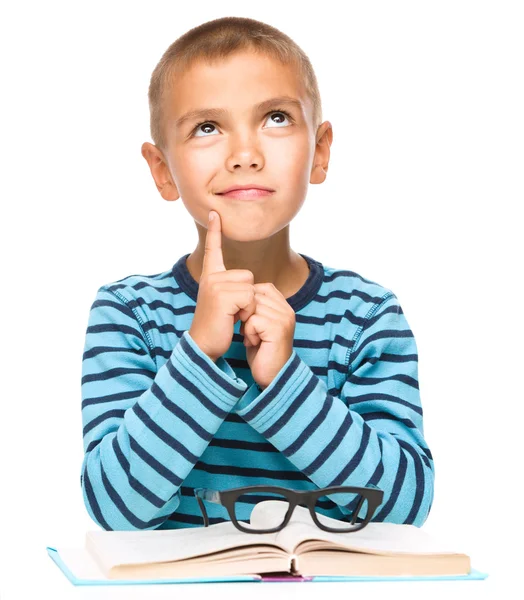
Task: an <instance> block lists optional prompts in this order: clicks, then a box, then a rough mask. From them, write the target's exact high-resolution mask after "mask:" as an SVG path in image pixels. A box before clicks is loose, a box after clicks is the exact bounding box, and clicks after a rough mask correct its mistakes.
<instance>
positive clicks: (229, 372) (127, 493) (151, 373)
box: [80, 286, 247, 530]
mask: <svg viewBox="0 0 524 600" xmlns="http://www.w3.org/2000/svg"><path fill="white" fill-rule="evenodd" d="M121 298H122V296H121V295H120V294H118V295H115V294H114V293H113V292H112V291H110V290H108V289H107V287H106V286H103V287H101V288H100V289H99V290H98V292H97V295H96V298H95V301H94V303H93V304H92V306H91V309H90V313H89V321H88V327H87V331H86V338H85V347H84V353H83V358H82V385H81V390H82V425H83V444H84V459H83V462H82V469H81V477H80V482H81V485H82V493H83V498H84V502H85V506H86V508H87V511H88V513H89V515H90V516H91V518H92V519H93V520H94V521H95V522H96V523H98V524H99V525H100V526H101V527H102V528H103V529H106V530H132V529H156V528H158V527H159V526H160V525H161V524H162V523H163V522H164V521H165V520H167V518H168V517H169V515H170V514H171V513H172V512H174V511H176V509H177V507H178V505H179V504H180V492H179V488H180V486H181V484H182V482H183V481H184V479H185V478H186V477H187V476H188V474H189V473H190V471H191V470H192V469H193V467H194V465H195V464H196V462H197V461H198V460H199V458H200V457H201V455H202V454H203V453H204V450H205V449H206V447H207V446H208V444H209V442H210V441H211V440H212V438H213V436H214V434H215V433H216V432H217V430H218V429H219V427H220V425H221V424H222V422H223V421H224V419H225V418H226V416H227V415H228V413H229V412H230V411H231V409H232V408H233V406H234V405H235V403H236V402H237V401H238V399H239V398H240V396H241V395H242V394H243V393H244V391H245V390H246V388H247V385H246V383H245V382H244V381H242V380H241V379H238V378H237V377H236V374H235V372H234V371H233V369H232V368H231V367H230V366H229V364H228V363H227V361H226V360H225V359H224V358H223V357H220V358H219V359H218V360H217V362H216V363H214V362H213V361H212V360H211V359H210V358H209V357H208V356H207V355H206V354H205V353H204V352H202V351H201V350H200V348H199V346H198V345H197V344H196V343H195V342H194V340H193V339H192V338H191V336H190V335H189V332H188V331H185V332H184V333H183V334H182V336H181V337H180V339H179V341H178V343H177V344H176V345H175V347H174V348H173V349H172V350H170V352H171V354H170V355H169V358H168V359H167V360H166V362H165V363H164V364H163V365H162V367H160V368H159V369H157V366H156V362H155V360H154V359H153V355H152V352H153V348H152V347H150V342H149V343H148V341H147V340H149V338H148V336H147V335H146V334H145V333H144V329H143V328H142V324H141V323H142V319H141V318H140V316H139V315H138V314H137V313H136V312H135V310H134V309H132V308H130V306H128V304H127V303H126V302H124V301H123V300H122V299H121ZM157 350H161V349H157Z"/></svg>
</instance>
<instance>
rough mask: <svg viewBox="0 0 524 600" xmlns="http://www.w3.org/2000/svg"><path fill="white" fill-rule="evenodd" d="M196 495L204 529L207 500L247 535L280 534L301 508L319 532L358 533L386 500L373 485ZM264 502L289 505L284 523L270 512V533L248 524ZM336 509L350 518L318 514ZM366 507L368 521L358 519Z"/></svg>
mask: <svg viewBox="0 0 524 600" xmlns="http://www.w3.org/2000/svg"><path fill="white" fill-rule="evenodd" d="M194 494H195V496H196V499H197V501H198V504H199V506H200V510H201V511H202V515H203V517H204V527H208V525H209V518H208V516H207V511H206V507H205V506H204V503H203V502H202V500H207V501H208V502H214V503H215V504H221V505H222V506H225V507H226V509H227V512H228V513H229V517H230V519H231V521H232V522H233V524H234V525H235V527H236V528H237V529H239V530H240V531H244V532H245V533H273V532H275V531H280V530H281V529H283V528H284V527H285V526H286V525H287V524H288V523H289V521H290V519H291V515H292V514H293V511H294V510H295V507H296V506H297V505H298V504H300V505H306V506H307V507H308V508H309V512H310V514H311V517H312V519H313V521H314V522H315V524H316V525H317V526H318V527H320V529H323V530H325V531H330V532H332V533H346V532H352V531H358V530H359V529H362V528H363V527H365V526H366V525H367V524H368V523H369V521H370V520H371V517H372V516H373V513H374V512H375V510H376V509H377V507H378V506H380V504H381V503H382V499H383V497H384V492H383V490H381V489H379V488H377V487H376V486H374V485H368V486H366V487H353V486H336V487H328V488H321V489H317V490H304V491H297V490H290V489H287V488H283V487H276V486H264V485H253V486H248V487H240V488H234V489H230V490H222V491H216V490H211V489H209V488H195V489H194ZM269 494H271V495H269ZM265 500H278V501H281V502H284V503H287V505H289V506H288V509H287V512H286V514H285V516H284V518H283V519H282V514H281V512H280V511H275V512H274V513H273V516H272V515H271V511H268V514H267V515H264V521H265V522H266V523H267V522H268V521H267V519H270V520H271V519H272V522H269V523H268V524H269V525H270V526H271V527H270V529H260V528H255V527H253V526H252V525H250V524H249V523H248V522H246V519H247V520H249V518H250V515H251V510H252V509H253V507H254V506H255V504H257V503H258V502H262V501H265ZM365 503H367V504H365ZM337 505H338V506H341V507H344V508H346V509H348V510H350V511H351V514H350V515H349V516H344V517H342V518H341V519H340V518H337V519H335V518H333V517H327V516H325V515H323V514H322V513H319V512H317V511H318V510H330V509H332V508H336V507H337ZM363 507H364V510H365V517H364V518H363V519H359V518H358V515H359V513H360V511H361V510H362V508H363ZM277 513H278V514H277ZM344 522H347V523H349V525H348V526H347V527H344V526H343V525H342V523H344ZM337 523H339V525H337Z"/></svg>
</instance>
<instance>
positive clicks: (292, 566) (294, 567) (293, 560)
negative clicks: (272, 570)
mask: <svg viewBox="0 0 524 600" xmlns="http://www.w3.org/2000/svg"><path fill="white" fill-rule="evenodd" d="M289 572H290V573H291V575H299V572H298V556H297V555H296V554H292V555H291V557H290V561H289Z"/></svg>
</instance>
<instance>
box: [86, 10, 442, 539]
mask: <svg viewBox="0 0 524 600" xmlns="http://www.w3.org/2000/svg"><path fill="white" fill-rule="evenodd" d="M274 98H277V100H273V99H274ZM149 100H150V109H151V132H152V137H153V139H154V141H155V145H153V144H149V143H145V144H144V145H143V146H142V154H143V156H144V158H145V159H146V161H147V163H148V165H149V167H150V170H151V174H152V176H153V178H154V181H155V184H156V186H157V188H158V190H159V192H160V194H161V195H162V197H163V198H164V199H165V200H169V201H174V200H177V199H178V198H179V197H182V200H183V202H184V205H185V206H186V208H187V210H188V211H189V212H190V214H191V215H192V217H193V218H194V220H195V224H196V227H197V232H198V236H199V240H198V244H197V247H196V249H195V251H194V252H193V253H191V254H186V255H184V256H182V257H180V258H179V259H178V261H177V262H176V263H175V264H174V266H173V268H172V269H169V270H168V271H166V272H163V273H159V274H156V275H149V276H145V275H144V276H140V275H130V276H128V277H125V278H124V279H120V280H118V281H115V282H113V283H110V284H107V285H104V286H102V287H101V288H100V289H99V290H98V292H97V296H96V299H95V301H94V303H93V305H92V307H91V311H90V315H89V323H88V328H87V332H86V343H85V351H84V355H83V363H82V365H83V377H82V399H83V401H82V418H83V426H84V429H83V439H84V451H85V457H84V460H83V464H82V475H81V484H82V490H83V497H84V501H85V504H86V508H87V510H88V512H89V514H90V516H91V517H92V518H93V519H94V520H95V521H96V522H97V523H98V524H99V525H100V526H101V527H102V528H104V529H124V530H128V529H168V528H181V527H200V526H202V524H203V519H202V514H201V512H200V509H199V506H198V503H197V500H196V498H195V496H194V489H195V488H197V487H204V488H211V489H215V490H224V489H230V488H233V487H241V486H249V485H262V484H263V485H272V486H279V487H287V488H292V489H295V490H316V489H319V488H324V487H331V486H340V485H353V486H367V485H370V484H373V485H375V486H377V487H379V488H380V489H382V490H384V501H383V503H382V504H381V506H379V508H378V509H377V511H376V512H375V514H374V515H373V519H372V520H373V521H390V522H394V523H410V524H414V525H416V526H420V525H422V524H423V523H424V521H425V520H426V518H427V516H428V514H429V511H430V508H431V504H432V501H433V482H434V466H433V459H432V456H431V453H430V451H429V449H428V447H427V444H426V443H425V440H424V437H423V422H422V407H421V403H420V396H419V386H418V370H417V369H418V364H417V360H418V355H417V347H416V343H415V339H414V337H413V334H412V332H411V330H410V328H409V325H408V323H407V321H406V318H405V317H404V314H403V312H402V309H401V307H400V305H399V303H398V300H397V297H396V296H395V294H393V292H391V291H390V290H388V289H386V288H383V287H382V286H380V285H379V284H377V283H374V282H372V281H369V280H367V279H364V278H363V277H361V276H360V275H358V274H357V273H354V272H352V271H348V270H340V269H334V268H330V267H327V266H324V265H323V264H322V263H321V262H319V261H317V260H315V259H313V258H311V257H309V256H307V255H304V254H298V253H296V252H294V251H292V250H291V248H290V246H289V223H290V221H291V220H292V219H293V217H294V216H295V215H296V214H297V213H298V211H299V210H300V207H301V205H302V203H303V202H304V199H305V196H306V192H307V184H308V183H317V184H318V183H322V182H323V181H324V180H325V177H326V171H327V169H328V162H329V153H330V150H329V147H330V144H331V142H332V137H333V133H332V128H331V124H330V123H329V122H328V121H325V122H323V123H320V121H321V114H320V96H319V93H318V87H317V84H316V78H315V75H314V73H313V69H312V67H311V65H310V63H309V60H308V59H307V57H306V56H305V54H304V53H303V52H302V51H301V50H300V48H298V47H297V46H296V44H295V43H294V42H293V41H292V40H291V39H290V38H289V37H287V36H286V35H284V34H283V33H281V32H280V31H278V30H277V29H275V28H273V27H270V26H268V25H266V24H264V23H260V22H258V21H254V20H251V19H245V18H235V17H227V18H223V19H217V20H214V21H210V22H208V23H204V24H203V25H201V26H199V27H196V28H194V29H192V30H190V31H189V32H187V33H186V34H185V35H184V36H182V37H181V38H179V39H178V40H177V41H176V42H175V43H174V44H172V45H171V46H170V48H168V50H167V51H166V53H165V54H164V56H163V57H162V59H161V61H160V62H159V64H158V66H157V67H156V69H155V71H154V73H153V76H152V79H151V85H150V89H149ZM204 138H207V139H204ZM242 186H243V187H246V186H247V187H248V188H251V189H250V190H249V189H248V190H245V191H243V192H239V191H238V190H237V192H227V190H228V189H229V188H238V187H242ZM261 187H263V188H266V191H265V193H263V192H261V191H260V189H258V191H254V188H261ZM210 216H214V220H212V221H211V220H209V217H210ZM243 342H245V345H244V343H243ZM207 509H208V512H209V515H210V523H211V524H213V523H218V522H221V521H225V520H228V519H229V517H228V514H227V511H226V510H225V508H224V507H222V506H220V505H217V504H209V506H208V507H207ZM251 509H252V506H250V505H249V504H247V503H246V504H245V505H244V506H240V510H241V513H242V514H238V515H237V518H239V519H240V520H245V521H248V520H249V515H250V511H251ZM321 512H322V513H323V514H325V515H327V516H330V517H333V518H338V519H341V518H344V517H347V516H348V510H347V508H345V506H343V505H338V504H336V502H334V501H332V500H331V499H330V498H328V497H327V496H326V497H325V501H324V502H323V503H322V505H321Z"/></svg>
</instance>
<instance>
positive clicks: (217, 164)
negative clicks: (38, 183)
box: [142, 52, 333, 241]
mask: <svg viewBox="0 0 524 600" xmlns="http://www.w3.org/2000/svg"><path fill="white" fill-rule="evenodd" d="M283 96H288V97H290V98H293V99H295V100H297V101H298V103H299V104H298V105H293V104H288V103H285V102H283V101H280V102H279V101H276V102H275V103H272V104H270V105H266V106H264V107H262V108H259V109H257V108H256V107H257V105H258V104H260V103H262V102H264V101H266V100H269V99H271V98H282V97H283ZM211 108H218V109H225V110H226V111H228V112H226V113H224V114H219V115H216V114H215V115H204V116H203V117H194V118H193V117H191V118H190V119H188V120H186V121H184V122H182V123H181V124H177V121H178V120H179V119H180V118H181V117H182V116H183V115H186V113H188V112H190V111H196V110H201V109H211ZM279 109H282V110H285V111H287V112H288V113H289V115H290V117H287V116H286V115H285V114H283V113H281V112H279ZM312 110H313V108H312V102H311V100H310V99H309V97H308V96H307V94H306V93H305V90H304V87H303V84H302V82H301V80H300V78H299V76H298V74H297V73H296V72H295V69H294V68H293V67H291V66H285V65H282V64H280V63H279V62H278V61H275V60H273V59H272V58H270V57H267V56H265V55H263V56H261V55H257V54H255V53H253V52H241V53H236V54H233V55H232V56H229V57H228V58H226V59H224V60H222V61H220V62H218V63H217V64H216V65H213V66H210V65H208V64H205V63H203V62H198V63H196V64H194V65H192V66H191V68H190V69H189V70H188V71H187V72H186V73H185V74H183V75H179V76H178V77H177V79H176V90H175V91H174V93H172V94H171V96H170V99H169V100H166V105H165V112H164V114H165V122H164V127H165V132H166V139H167V148H166V150H165V153H164V154H163V153H162V152H161V151H160V149H159V148H157V147H156V146H153V145H152V144H149V143H145V144H144V145H143V146H142V154H143V155H144V157H145V158H146V160H147V161H148V163H149V166H150V168H151V172H152V175H153V177H154V179H155V182H156V184H157V187H158V189H159V191H160V193H161V195H162V197H163V198H165V199H166V200H176V199H177V198H178V197H182V200H183V202H184V205H185V206H186V208H187V210H188V211H189V213H190V214H191V216H192V217H193V218H194V219H195V221H196V223H197V226H198V224H200V225H201V226H202V227H204V228H207V223H208V214H209V211H210V210H211V209H214V210H216V211H217V212H218V213H219V214H220V216H221V219H222V232H223V234H224V235H225V236H226V237H228V238H230V239H235V240H238V241H242V240H243V241H248V240H254V239H262V238H268V237H270V236H271V235H273V234H274V233H276V232H278V231H280V230H281V229H282V228H283V227H285V226H286V225H287V224H288V223H289V222H290V221H291V220H292V219H293V217H294V216H295V215H296V214H297V213H298V211H299V210H300V207H301V206H302V204H303V202H304V200H305V198H306V193H307V188H308V184H309V183H321V182H322V181H323V180H324V179H325V175H326V170H327V165H328V162H329V145H330V144H331V140H332V135H333V134H332V129H331V124H330V123H329V122H327V121H326V122H324V123H322V125H321V126H320V127H319V128H318V131H313V123H312ZM202 122H205V124H200V125H198V123H202ZM324 134H326V135H324ZM245 184H255V185H261V186H265V187H269V188H271V189H273V190H275V191H274V192H273V193H272V194H269V195H267V196H264V197H262V198H258V199H255V200H242V199H237V198H231V197H227V196H220V195H217V193H218V192H222V191H223V190H224V189H226V188H229V187H231V186H234V185H245Z"/></svg>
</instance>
